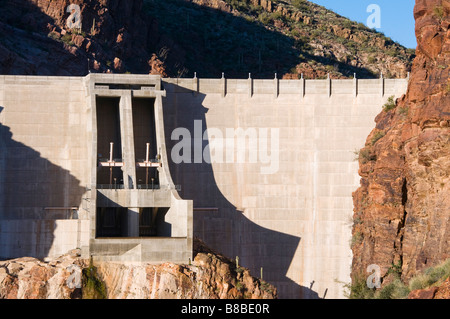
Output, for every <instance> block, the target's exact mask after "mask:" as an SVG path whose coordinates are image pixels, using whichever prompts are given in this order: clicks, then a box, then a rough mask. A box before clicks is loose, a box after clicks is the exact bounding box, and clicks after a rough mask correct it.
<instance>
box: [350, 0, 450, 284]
mask: <svg viewBox="0 0 450 319" xmlns="http://www.w3.org/2000/svg"><path fill="white" fill-rule="evenodd" d="M449 14H450V1H448V0H417V1H416V5H415V8H414V16H415V19H416V36H417V41H418V47H417V50H416V54H417V57H416V58H415V60H414V63H413V67H412V72H411V78H410V83H409V87H408V90H407V93H406V95H404V96H403V97H402V98H401V99H398V100H397V101H396V103H387V104H386V105H385V107H384V110H383V111H382V112H381V113H380V114H379V115H378V116H377V117H376V119H375V122H376V127H375V129H374V130H373V131H372V132H371V134H370V135H369V137H368V138H367V141H366V145H365V147H364V148H363V149H362V150H360V151H359V164H360V170H359V173H360V175H361V186H360V188H359V189H358V190H357V191H356V192H355V193H354V194H353V199H354V216H353V219H354V226H353V238H352V250H353V266H352V278H353V280H355V279H356V278H357V277H358V276H360V275H361V274H363V275H364V276H366V277H367V273H366V267H367V266H368V265H370V264H377V265H379V266H380V267H381V276H382V279H383V285H386V284H387V283H389V282H391V281H392V280H393V279H394V276H395V275H398V276H400V278H401V279H402V280H403V281H407V280H408V279H410V278H411V277H412V276H414V275H415V274H417V273H418V272H420V271H422V270H424V269H426V268H428V267H430V266H434V265H436V264H438V263H440V262H442V261H444V260H446V259H447V258H449V257H450V245H449V241H450V222H449V218H450V196H449V195H450V169H449V167H450V80H449V70H450V28H449V27H450V16H449Z"/></svg>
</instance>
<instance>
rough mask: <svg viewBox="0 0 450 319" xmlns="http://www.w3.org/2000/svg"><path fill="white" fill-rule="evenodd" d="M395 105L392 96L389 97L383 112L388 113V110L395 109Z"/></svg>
mask: <svg viewBox="0 0 450 319" xmlns="http://www.w3.org/2000/svg"><path fill="white" fill-rule="evenodd" d="M396 106H397V103H396V102H395V101H394V96H390V97H389V98H388V100H387V102H386V103H385V104H384V105H383V111H385V112H389V111H390V110H393V109H395V107H396Z"/></svg>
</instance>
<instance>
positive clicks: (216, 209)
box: [0, 74, 408, 298]
mask: <svg viewBox="0 0 450 319" xmlns="http://www.w3.org/2000/svg"><path fill="white" fill-rule="evenodd" d="M407 85H408V79H384V78H381V79H374V80H363V79H356V78H355V79H350V80H334V79H325V80H305V79H299V80H281V79H277V78H276V77H275V79H271V80H257V79H252V78H251V77H249V79H227V78H224V77H222V78H221V79H220V78H219V79H200V78H196V77H194V78H191V79H186V78H179V79H174V78H168V79H166V78H162V79H161V78H160V77H158V76H150V75H132V74H89V75H88V76H86V77H50V76H49V77H46V76H0V258H2V259H6V258H16V257H22V256H33V257H37V258H42V259H45V258H50V257H54V256H58V255H61V254H64V253H66V252H67V251H68V250H70V249H73V248H81V251H82V254H83V255H84V257H89V256H92V257H93V259H94V261H95V260H106V261H118V262H128V261H130V262H141V261H142V262H151V263H159V262H177V263H188V262H189V261H190V260H192V258H193V252H192V250H193V246H192V243H193V238H194V237H198V238H200V239H202V240H203V241H205V242H206V243H207V244H208V245H209V246H210V247H211V248H213V249H215V250H217V251H219V252H221V253H223V254H224V255H226V256H228V257H230V258H232V259H234V258H235V257H236V256H238V258H239V264H240V265H242V266H244V267H247V268H250V270H251V271H252V274H253V275H254V276H260V275H261V273H262V274H263V278H264V280H266V281H269V282H270V283H272V284H274V285H275V286H276V287H277V289H278V293H279V297H280V298H324V297H325V298H343V297H344V287H343V285H344V284H345V283H349V282H350V267H351V262H352V252H351V249H350V243H351V227H352V215H353V202H352V192H353V191H355V190H356V189H357V187H358V186H359V175H358V163H357V161H355V154H354V153H355V151H357V150H359V149H360V148H362V147H363V146H364V143H365V140H366V138H367V135H368V134H369V133H370V131H371V130H372V129H373V127H374V118H375V116H376V115H377V114H378V113H379V112H380V111H381V109H382V105H383V104H384V103H385V102H386V101H387V99H388V97H390V96H395V97H396V98H398V97H400V96H401V95H402V94H404V93H406V89H407Z"/></svg>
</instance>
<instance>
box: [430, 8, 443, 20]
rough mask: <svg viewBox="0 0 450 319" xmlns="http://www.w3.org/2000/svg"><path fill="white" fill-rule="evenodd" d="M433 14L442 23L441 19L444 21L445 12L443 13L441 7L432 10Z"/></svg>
mask: <svg viewBox="0 0 450 319" xmlns="http://www.w3.org/2000/svg"><path fill="white" fill-rule="evenodd" d="M433 14H434V15H435V16H436V17H437V18H438V19H439V20H441V21H442V19H444V16H445V11H444V7H442V6H436V7H434V8H433Z"/></svg>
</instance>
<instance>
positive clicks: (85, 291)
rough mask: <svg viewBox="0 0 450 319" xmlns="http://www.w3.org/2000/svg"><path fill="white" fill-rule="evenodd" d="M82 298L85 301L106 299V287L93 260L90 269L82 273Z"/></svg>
mask: <svg viewBox="0 0 450 319" xmlns="http://www.w3.org/2000/svg"><path fill="white" fill-rule="evenodd" d="M82 276H83V277H82V298H83V299H106V298H107V294H106V285H105V283H104V282H103V281H102V280H101V279H100V278H99V276H98V273H97V267H95V266H94V265H93V262H92V258H91V260H90V265H89V267H88V268H85V269H83V271H82Z"/></svg>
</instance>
